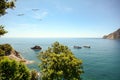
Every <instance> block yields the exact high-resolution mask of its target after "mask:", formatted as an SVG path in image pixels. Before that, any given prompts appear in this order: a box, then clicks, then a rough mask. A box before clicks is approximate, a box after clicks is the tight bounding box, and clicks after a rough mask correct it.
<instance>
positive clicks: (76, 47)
mask: <svg viewBox="0 0 120 80" xmlns="http://www.w3.org/2000/svg"><path fill="white" fill-rule="evenodd" d="M74 48H75V49H81V48H82V47H80V46H74Z"/></svg>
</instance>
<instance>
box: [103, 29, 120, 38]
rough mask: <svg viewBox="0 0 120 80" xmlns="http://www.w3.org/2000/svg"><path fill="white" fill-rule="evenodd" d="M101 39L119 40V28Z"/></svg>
mask: <svg viewBox="0 0 120 80" xmlns="http://www.w3.org/2000/svg"><path fill="white" fill-rule="evenodd" d="M103 39H120V28H119V29H118V30H117V31H115V32H113V33H110V34H108V35H105V36H103Z"/></svg>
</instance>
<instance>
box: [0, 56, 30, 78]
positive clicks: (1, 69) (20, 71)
mask: <svg viewBox="0 0 120 80" xmlns="http://www.w3.org/2000/svg"><path fill="white" fill-rule="evenodd" d="M0 80H30V72H29V70H28V68H27V67H26V66H25V65H24V64H22V63H20V62H17V61H15V60H10V59H9V58H7V57H4V58H3V59H1V61H0Z"/></svg>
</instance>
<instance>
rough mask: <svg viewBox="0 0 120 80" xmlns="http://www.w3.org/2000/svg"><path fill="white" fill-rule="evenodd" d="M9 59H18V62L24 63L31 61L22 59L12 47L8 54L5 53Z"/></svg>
mask: <svg viewBox="0 0 120 80" xmlns="http://www.w3.org/2000/svg"><path fill="white" fill-rule="evenodd" d="M7 56H8V57H9V58H10V59H14V60H16V61H19V62H23V63H25V64H31V63H33V61H29V60H26V59H24V58H23V57H22V56H21V55H20V53H19V52H17V51H16V50H14V49H12V50H11V51H10V54H9V55H7Z"/></svg>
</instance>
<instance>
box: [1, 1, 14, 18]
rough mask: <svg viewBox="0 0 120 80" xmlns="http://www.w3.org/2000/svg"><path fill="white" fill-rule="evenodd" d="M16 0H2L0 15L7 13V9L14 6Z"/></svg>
mask: <svg viewBox="0 0 120 80" xmlns="http://www.w3.org/2000/svg"><path fill="white" fill-rule="evenodd" d="M14 7H15V5H14V1H13V0H0V16H2V15H5V14H6V13H7V12H6V9H8V8H11V9H12V8H14Z"/></svg>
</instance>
